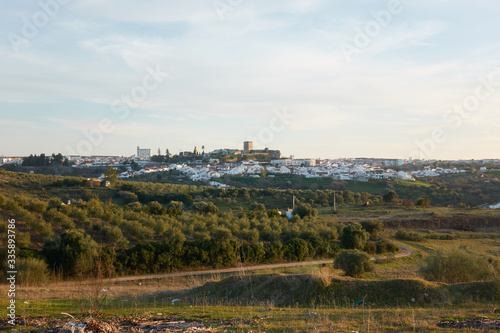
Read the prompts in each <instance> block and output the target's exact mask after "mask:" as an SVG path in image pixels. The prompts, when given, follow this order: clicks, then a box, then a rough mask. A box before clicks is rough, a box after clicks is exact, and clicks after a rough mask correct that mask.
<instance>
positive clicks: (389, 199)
mask: <svg viewBox="0 0 500 333" xmlns="http://www.w3.org/2000/svg"><path fill="white" fill-rule="evenodd" d="M383 200H384V202H386V203H390V204H397V203H398V202H399V196H398V194H397V193H396V192H395V191H389V192H387V193H386V194H384V196H383Z"/></svg>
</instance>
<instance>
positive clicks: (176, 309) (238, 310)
mask: <svg viewBox="0 0 500 333" xmlns="http://www.w3.org/2000/svg"><path fill="white" fill-rule="evenodd" d="M2 306H3V304H2ZM18 311H19V312H18V313H19V314H21V315H22V316H31V317H37V316H44V317H45V316H55V317H61V315H60V313H61V312H67V313H71V314H75V313H77V311H78V304H77V303H76V302H75V301H74V300H71V299H69V300H64V299H58V300H45V301H41V302H30V303H29V304H25V303H22V304H20V305H19V308H18ZM101 313H102V318H106V317H107V316H112V317H114V318H116V317H118V316H138V317H149V316H152V317H167V318H171V319H176V320H187V321H197V322H200V323H210V324H214V325H215V327H218V328H219V329H220V330H221V331H227V332H241V331H257V332H264V331H265V332H351V331H360V332H361V331H362V332H369V331H372V332H382V331H384V332H387V331H397V332H415V331H426V332H443V330H442V329H441V328H438V327H437V325H436V324H437V322H438V321H443V320H451V321H455V320H467V319H471V318H477V317H481V316H486V317H488V318H490V319H495V318H496V319H498V318H499V315H498V313H495V305H494V304H484V303H473V302H469V303H466V304H464V305H463V306H453V307H452V308H451V307H450V306H448V305H446V304H441V305H437V306H434V307H421V306H415V305H413V304H412V303H411V302H409V303H408V304H401V305H400V307H399V308H384V307H382V308H380V307H374V306H372V305H371V304H370V303H368V302H365V303H363V304H361V305H360V306H359V307H356V308H353V307H352V304H351V302H350V301H345V302H339V303H336V304H331V305H328V306H324V305H322V304H311V305H309V306H306V307H302V306H297V305H291V306H286V307H279V306H275V305H274V304H272V303H269V302H268V303H264V304H259V305H252V304H248V302H240V303H232V304H228V303H227V302H224V301H220V302H218V303H215V304H210V303H209V302H208V300H207V299H206V298H205V299H204V298H199V299H198V300H197V301H196V302H193V303H187V302H185V303H182V302H181V303H174V304H172V302H171V300H170V299H165V298H161V299H160V298H158V299H155V300H148V301H143V300H140V299H137V298H136V299H134V298H117V299H113V300H109V302H108V303H107V304H106V308H104V309H103V310H102V311H101ZM77 318H78V317H77ZM83 318H86V316H83V317H82V319H83ZM455 331H456V332H463V330H453V329H450V330H447V331H446V332H455ZM471 331H473V330H469V331H465V332H471Z"/></svg>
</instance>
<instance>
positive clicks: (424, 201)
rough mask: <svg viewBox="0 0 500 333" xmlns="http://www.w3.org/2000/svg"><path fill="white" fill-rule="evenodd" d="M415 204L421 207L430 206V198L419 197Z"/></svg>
mask: <svg viewBox="0 0 500 333" xmlns="http://www.w3.org/2000/svg"><path fill="white" fill-rule="evenodd" d="M417 206H418V207H423V208H426V207H430V206H431V200H430V199H428V198H420V199H418V201H417Z"/></svg>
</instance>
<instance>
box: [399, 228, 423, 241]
mask: <svg viewBox="0 0 500 333" xmlns="http://www.w3.org/2000/svg"><path fill="white" fill-rule="evenodd" d="M394 237H396V239H400V240H406V241H411V242H421V241H423V240H424V236H422V235H420V234H418V233H416V232H412V231H403V230H398V231H396V234H395V235H394Z"/></svg>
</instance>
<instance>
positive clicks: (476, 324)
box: [437, 317, 500, 331]
mask: <svg viewBox="0 0 500 333" xmlns="http://www.w3.org/2000/svg"><path fill="white" fill-rule="evenodd" d="M437 326H438V327H441V328H477V329H481V330H495V331H497V330H500V320H491V319H488V318H486V317H481V318H474V319H469V320H464V321H458V320H457V321H439V322H438V323H437Z"/></svg>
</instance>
